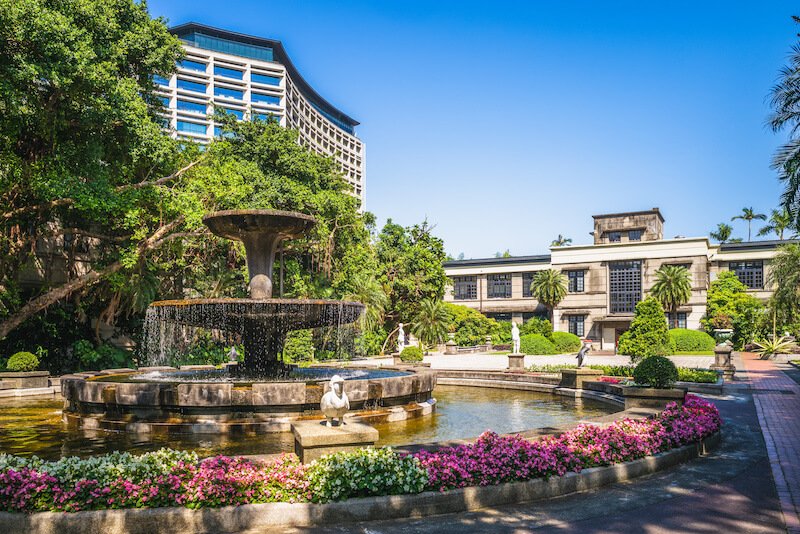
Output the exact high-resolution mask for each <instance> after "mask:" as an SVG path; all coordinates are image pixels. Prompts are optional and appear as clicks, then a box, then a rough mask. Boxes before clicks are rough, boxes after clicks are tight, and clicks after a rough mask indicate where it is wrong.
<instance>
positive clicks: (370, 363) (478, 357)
mask: <svg viewBox="0 0 800 534" xmlns="http://www.w3.org/2000/svg"><path fill="white" fill-rule="evenodd" d="M670 359H671V360H672V361H673V362H675V365H677V366H678V367H699V368H702V369H708V367H709V366H710V365H711V364H712V363H714V357H713V356H670ZM423 361H425V362H428V363H430V364H431V369H475V370H487V371H489V370H491V371H499V370H502V369H505V368H507V367H508V358H507V357H506V355H505V354H496V353H495V354H492V353H478V354H456V355H446V354H431V355H428V356H425V358H424V359H423ZM630 362H631V361H630V358H628V357H627V356H595V355H592V354H591V353H590V354H589V356H588V357H587V358H586V361H585V362H584V364H585V365H595V364H597V365H630ZM565 363H566V364H575V363H577V360H576V359H575V355H574V354H556V355H552V356H525V366H526V367H528V366H530V365H533V364H536V365H546V364H559V365H560V364H565ZM351 365H362V366H367V367H375V366H384V367H387V366H390V365H392V358H391V357H387V358H368V359H366V360H357V361H354V362H351Z"/></svg>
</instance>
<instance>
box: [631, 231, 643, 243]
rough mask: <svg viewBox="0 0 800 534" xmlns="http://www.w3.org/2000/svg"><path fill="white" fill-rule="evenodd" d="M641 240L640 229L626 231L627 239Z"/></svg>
mask: <svg viewBox="0 0 800 534" xmlns="http://www.w3.org/2000/svg"><path fill="white" fill-rule="evenodd" d="M641 240H642V231H641V230H629V231H628V241H641Z"/></svg>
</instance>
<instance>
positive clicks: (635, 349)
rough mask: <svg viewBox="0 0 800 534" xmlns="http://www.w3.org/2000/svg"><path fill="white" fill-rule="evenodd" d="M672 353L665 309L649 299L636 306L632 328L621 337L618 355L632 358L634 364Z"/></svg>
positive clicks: (656, 301)
mask: <svg viewBox="0 0 800 534" xmlns="http://www.w3.org/2000/svg"><path fill="white" fill-rule="evenodd" d="M672 352H673V351H672V347H671V346H670V340H669V329H668V328H667V321H666V319H665V318H664V308H663V307H662V306H661V303H660V302H659V301H658V300H656V299H654V298H653V297H648V298H646V299H644V300H643V301H641V302H640V303H639V304H637V305H636V312H635V315H634V317H633V321H632V322H631V328H630V330H628V331H627V332H625V333H624V334H622V336H620V338H619V347H617V353H618V354H625V355H626V356H630V358H631V361H632V362H637V361H639V360H641V359H642V358H647V357H649V356H665V355H667V354H671V353H672Z"/></svg>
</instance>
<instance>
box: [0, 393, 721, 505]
mask: <svg viewBox="0 0 800 534" xmlns="http://www.w3.org/2000/svg"><path fill="white" fill-rule="evenodd" d="M720 425H721V420H720V417H719V412H718V411H717V409H716V407H715V406H714V405H713V404H711V403H708V402H706V401H703V400H701V399H699V398H697V397H695V396H693V395H689V396H687V400H686V402H685V403H684V405H683V406H682V407H679V406H677V405H675V404H674V403H673V404H671V405H669V406H668V407H667V409H666V410H664V411H663V412H662V413H661V414H660V415H659V416H657V417H656V418H654V419H648V420H640V421H634V420H627V419H626V420H622V421H617V422H615V423H612V424H611V425H609V426H606V427H598V426H592V425H580V426H578V427H576V428H574V429H572V430H570V431H568V432H565V433H564V434H562V435H560V436H556V437H547V438H544V439H541V440H538V441H527V440H525V439H523V438H521V437H519V436H506V437H503V436H498V435H497V434H494V433H491V432H486V433H484V434H483V435H482V436H481V437H480V438H478V440H477V441H476V442H475V443H472V444H469V445H460V446H457V447H447V448H442V449H439V450H437V451H434V452H428V451H422V452H419V453H416V454H413V455H408V454H398V453H396V452H395V451H393V450H392V449H390V448H384V449H362V450H359V451H354V452H340V453H336V454H333V455H329V456H326V457H323V458H322V459H320V460H318V461H316V462H312V463H311V464H308V465H302V464H300V463H299V461H298V460H297V458H296V457H295V456H293V455H284V456H281V457H280V458H279V459H277V460H273V461H270V462H264V463H261V462H253V461H250V460H247V459H244V458H240V457H235V458H229V457H226V456H216V457H213V458H208V459H205V460H200V461H198V459H197V457H196V456H195V455H194V454H192V453H185V452H179V451H170V450H166V449H164V450H162V451H158V452H156V453H148V454H145V455H141V456H132V455H129V454H126V453H114V454H110V455H106V456H102V457H96V458H90V459H86V460H80V459H77V458H65V459H63V460H60V461H57V462H43V461H41V460H39V459H37V458H31V459H25V458H19V457H15V456H9V455H0V510H4V511H11V512H29V513H30V512H38V511H47V510H53V511H67V512H72V511H78V510H96V509H105V508H144V507H161V506H184V507H188V508H200V507H218V506H226V505H239V504H246V503H263V502H278V501H282V502H309V501H311V502H327V501H333V500H342V499H346V498H350V497H357V496H369V495H391V494H403V493H419V492H421V491H423V490H425V489H429V490H439V491H446V490H448V489H451V488H461V487H465V486H475V485H481V486H488V485H493V484H500V483H502V482H510V481H516V480H527V479H531V478H537V477H549V476H553V475H563V474H565V473H567V472H569V471H575V472H579V471H581V470H582V469H585V468H589V467H595V466H602V465H609V464H613V463H618V462H625V461H630V460H635V459H637V458H642V457H644V456H647V455H650V454H655V453H658V452H662V451H666V450H668V449H671V448H674V447H679V446H682V445H686V444H689V443H693V442H697V441H698V440H700V439H702V438H705V437H708V436H710V435H711V434H713V433H714V432H716V431H717V430H719V428H720Z"/></svg>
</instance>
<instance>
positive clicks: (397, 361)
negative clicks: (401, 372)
mask: <svg viewBox="0 0 800 534" xmlns="http://www.w3.org/2000/svg"><path fill="white" fill-rule="evenodd" d="M392 364H394V365H403V360H401V359H400V353H399V352H395V353H394V354H392Z"/></svg>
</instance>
